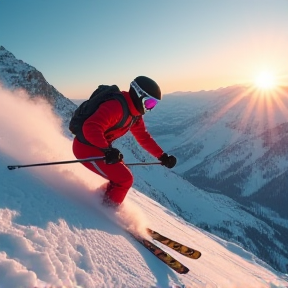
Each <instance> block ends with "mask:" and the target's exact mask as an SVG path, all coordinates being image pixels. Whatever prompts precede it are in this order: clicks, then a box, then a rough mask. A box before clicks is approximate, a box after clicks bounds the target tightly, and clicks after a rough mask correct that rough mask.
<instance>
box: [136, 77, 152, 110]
mask: <svg viewBox="0 0 288 288" xmlns="http://www.w3.org/2000/svg"><path fill="white" fill-rule="evenodd" d="M131 87H132V88H133V89H134V90H135V92H136V94H137V96H138V97H139V99H141V101H142V105H143V108H144V111H145V112H147V111H150V110H151V109H153V108H154V107H155V106H156V105H157V103H158V100H157V99H156V98H154V97H152V96H150V95H149V94H148V93H146V92H145V91H144V90H143V89H142V88H141V87H140V86H139V85H138V84H137V82H136V81H132V82H131Z"/></svg>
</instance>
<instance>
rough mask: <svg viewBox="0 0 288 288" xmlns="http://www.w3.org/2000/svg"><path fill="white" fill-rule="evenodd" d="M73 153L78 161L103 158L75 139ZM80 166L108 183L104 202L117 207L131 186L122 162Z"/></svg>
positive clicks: (99, 162)
mask: <svg viewBox="0 0 288 288" xmlns="http://www.w3.org/2000/svg"><path fill="white" fill-rule="evenodd" d="M73 153H74V155H75V156H76V158H78V159H86V158H89V157H97V156H104V153H103V152H102V151H101V150H99V149H97V148H96V147H93V146H89V145H85V144H83V143H80V142H79V141H78V140H77V139H75V140H74V142H73ZM82 164H83V165H84V166H85V167H87V168H88V169H89V170H91V171H93V172H94V173H97V174H98V175H101V176H102V177H104V178H105V179H107V180H109V181H110V183H109V185H108V186H107V190H106V193H105V197H104V201H106V202H111V203H112V205H113V204H115V205H119V204H121V203H122V202H123V200H124V198H125V196H126V194H127V192H128V190H129V188H130V187H131V186H132V184H133V175H132V173H131V171H130V170H129V169H128V168H127V167H126V166H125V165H124V164H123V163H122V162H119V163H116V164H106V163H105V162H104V161H91V162H84V163H82Z"/></svg>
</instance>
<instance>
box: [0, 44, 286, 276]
mask: <svg viewBox="0 0 288 288" xmlns="http://www.w3.org/2000/svg"><path fill="white" fill-rule="evenodd" d="M1 51H2V52H1ZM0 52H1V53H2V58H0V59H2V60H1V62H0V82H3V83H2V86H4V87H6V88H9V91H8V90H5V89H1V90H0V95H1V101H3V105H1V106H2V111H1V114H0V115H1V116H0V117H1V119H0V122H1V123H2V126H1V131H0V139H6V136H5V135H10V138H9V139H8V138H7V139H6V140H5V141H6V142H5V143H6V144H5V145H4V142H3V140H2V150H3V151H5V153H6V154H8V155H10V156H11V157H14V158H15V160H17V161H20V160H21V161H23V162H28V163H29V162H31V157H29V155H30V156H31V155H32V156H33V157H34V156H35V154H36V155H37V159H36V158H33V157H32V159H34V160H35V161H36V160H37V161H39V162H40V161H41V162H42V161H45V160H46V161H57V160H59V159H61V157H63V156H66V157H64V158H66V159H71V158H72V159H73V158H74V156H73V155H72V154H71V151H70V150H71V147H70V146H71V143H70V144H69V145H70V146H69V145H66V146H65V148H63V149H65V153H64V152H63V151H62V150H61V149H60V148H59V151H57V153H51V152H50V148H49V145H48V144H47V143H50V141H51V139H54V140H53V141H54V142H53V145H54V146H59V141H60V139H58V138H59V135H58V134H57V133H56V134H55V130H56V131H58V130H57V129H58V128H59V127H60V125H58V124H57V123H58V122H59V121H60V119H64V125H66V129H67V122H68V121H69V117H70V116H69V115H71V113H72V112H73V111H74V109H75V105H74V104H72V103H71V102H70V101H69V100H68V102H67V99H66V98H64V97H63V96H62V95H61V94H60V93H59V92H57V91H56V92H57V93H59V94H57V93H56V92H55V93H56V94H57V95H58V96H57V97H55V99H56V100H57V99H58V97H59V100H57V101H59V103H62V104H63V103H64V104H63V106H61V109H57V107H58V106H59V105H60V104H59V105H58V104H56V106H55V103H58V102H57V101H56V100H55V101H54V100H53V101H52V100H49V98H48V102H49V103H50V104H52V105H54V106H53V109H54V111H56V112H57V114H58V115H59V116H60V117H61V118H58V120H55V119H54V118H53V115H52V114H53V113H52V114H51V115H50V116H48V117H47V119H46V121H44V122H43V124H42V126H41V125H39V124H40V123H41V122H39V123H38V118H39V117H41V115H42V114H43V111H46V110H49V107H50V106H49V105H48V106H49V107H48V106H47V103H46V104H45V103H42V102H43V101H39V100H41V99H42V98H46V92H47V91H54V90H55V88H54V87H53V86H51V87H50V86H49V84H48V83H47V82H46V81H45V79H44V77H43V76H42V77H38V78H35V79H34V78H29V79H28V80H27V77H22V76H21V77H22V78H21V77H20V76H19V75H27V73H28V72H29V71H30V70H31V71H34V70H36V69H35V68H33V67H31V66H29V65H28V64H25V63H23V62H22V61H21V60H17V59H16V58H15V57H14V56H13V55H12V54H11V53H10V52H8V51H7V50H5V49H4V48H3V47H2V48H1V50H0ZM1 53H0V55H1ZM3 55H5V57H4V56H3ZM11 55H12V56H11ZM6 62H7V63H6ZM11 63H13V64H11ZM7 67H8V68H7ZM9 67H12V68H11V70H9ZM29 69H30V70H29ZM15 71H16V72H17V71H22V72H21V73H16V72H15ZM23 71H24V72H23ZM25 71H26V72H25ZM36 71H37V70H36ZM28 74H29V73H28ZM15 75H16V76H15ZM35 75H42V74H41V73H40V72H35ZM15 77H16V78H15ZM13 79H14V80H13ZM15 79H17V81H16V80H15ZM43 79H44V80H43ZM38 80H39V81H40V84H37V82H38ZM13 81H14V82H13ZM22 81H23V83H22ZM43 81H44V82H43ZM42 82H43V83H44V84H43V83H42ZM41 83H42V84H41ZM41 85H42V86H41ZM19 87H22V90H20V91H19V89H17V88H19ZM25 87H28V88H27V89H28V90H27V91H28V96H25V95H26V93H25V89H26V88H25ZM33 87H38V88H37V89H39V90H37V91H38V92H37V93H36V94H37V95H39V96H40V97H36V98H34V101H30V102H31V103H30V104H31V105H34V106H33V107H34V108H35V109H34V108H33V112H29V111H30V108H27V109H28V112H27V111H25V109H24V108H25V107H26V106H27V105H28V104H27V103H26V101H24V99H26V98H29V99H31V96H33V95H36V94H35V93H34V94H33V93H32V92H33V91H35V89H34V88H33ZM40 87H44V90H43V95H44V96H45V97H42V96H41V95H42V92H41V89H40ZM49 89H51V90H49ZM11 91H14V92H13V93H12V92H11ZM31 91H32V92H31ZM45 91H46V92H45ZM239 91H240V92H241V93H240V92H239ZM245 91H247V88H245V87H240V86H235V87H229V88H225V89H219V90H217V91H201V92H198V93H193V94H192V95H190V94H191V93H186V94H185V95H184V96H183V95H182V93H181V95H176V94H175V95H172V96H173V97H169V96H167V97H166V96H165V97H164V101H161V103H160V104H159V107H157V110H156V109H155V111H152V112H151V113H149V114H147V115H145V120H146V121H147V123H148V126H149V130H150V131H151V132H152V134H153V135H154V136H155V138H156V140H157V141H158V142H159V143H161V144H162V146H163V148H164V149H165V150H167V151H171V152H172V153H175V154H176V156H177V158H178V159H179V162H180V165H179V168H177V169H176V170H174V171H176V172H177V173H178V174H180V175H181V174H182V175H183V174H184V173H187V175H188V172H187V171H189V170H190V169H193V167H198V165H202V164H204V163H205V161H206V160H207V161H208V160H209V159H210V157H211V158H213V155H215V156H216V155H217V154H218V153H220V152H221V151H222V150H223V151H224V150H225V149H226V147H230V146H233V145H234V144H235V143H238V142H239V143H242V142H243V143H245V141H247V137H248V138H249V137H250V138H253V137H254V135H253V133H251V129H252V128H251V129H250V130H249V129H247V128H246V126H244V128H243V126H241V125H239V123H238V122H237V121H236V120H235V119H234V118H233V117H234V116H235V115H238V116H237V117H238V118H239V117H240V116H239V112H238V114H237V113H236V114H235V111H234V112H233V111H232V112H231V109H233V107H234V106H235V105H232V104H231V103H235V104H237V103H242V104H241V107H243V109H244V108H245V107H246V108H247V107H249V106H247V105H246V104H245V103H244V104H243V101H244V100H243V99H242V98H239V96H237V95H239V93H240V95H244V93H246V92H245ZM51 93H52V92H51ZM53 93H54V92H53ZM53 93H52V95H54V94H53ZM48 94H49V93H48ZM246 94H247V93H246ZM182 96H183V97H182ZM246 96H247V95H246ZM246 96H245V97H246ZM237 97H238V98H237ZM245 97H244V98H245ZM226 98H227V99H226ZM248 98H249V97H248ZM248 98H247V99H248ZM53 99H54V98H53ZM233 99H234V100H233ZM235 99H236V100H237V101H236V100H235ZM191 100H192V101H191ZM240 100H241V101H240ZM20 101H24V102H23V103H22V102H21V103H22V105H19V102H20ZM223 101H224V102H223ZM217 103H218V104H217ZM62 104H61V105H62ZM66 105H67V108H66ZM245 105H246V106H245ZM18 107H21V109H18ZM282 108H283V107H282ZM31 109H32V108H31ZM283 109H284V108H283ZM246 110H247V109H246ZM252 110H253V109H251V111H252ZM11 111H15V113H11ZM157 111H158V113H157ZM253 111H254V110H253ZM22 113H24V114H22ZM14 115H19V116H18V119H19V117H20V116H21V115H22V118H23V119H27V121H28V122H29V124H28V123H27V122H23V123H21V125H20V123H17V125H18V126H17V127H14V125H13V123H15V119H14V118H15V117H14ZM45 115H47V113H45ZM225 115H228V116H229V117H228V116H227V119H226V118H225V117H226V116H225ZM68 116H69V117H68ZM20 118H21V117H20ZM22 118H21V119H22ZM224 118H225V119H224ZM35 119H37V121H35ZM53 119H54V120H53ZM233 119H234V120H233ZM240 119H242V120H243V119H244V118H241V117H240ZM257 119H258V118H257ZM8 120H9V121H10V122H9V121H8ZM230 120H231V121H230ZM269 120H270V119H269ZM277 121H278V122H277V123H278V124H279V125H280V124H281V123H282V122H281V121H282V120H281V117H280V118H279V120H278V119H277ZM50 122H51V125H52V124H53V126H52V127H51V128H50V129H48V127H47V123H50ZM8 123H12V124H11V125H8ZM231 123H232V124H231ZM249 123H250V122H249ZM251 123H252V121H251ZM284 123H285V122H283V123H282V124H283V125H284ZM22 124H23V125H22ZM235 125H236V126H235ZM265 125H266V126H265ZM265 125H263V122H259V123H258V124H257V123H256V124H255V123H254V124H253V125H252V124H251V127H252V126H253V127H258V128H259V127H260V128H261V129H259V133H260V134H261V133H262V138H263V139H264V140H265V132H267V130H265V129H266V128H265V127H267V124H265ZM58 126H59V127H58ZM43 127H46V128H45V138H41V141H40V140H39V138H38V135H41V134H43ZM56 127H58V128H56ZM235 127H236V128H235ZM279 127H280V126H279ZM29 128H30V129H33V131H34V132H32V130H31V131H30V132H29V139H26V140H25V143H23V145H20V146H18V145H16V144H15V143H18V142H19V137H21V135H22V134H23V133H25V131H26V129H29ZM258 128H257V129H258ZM66 129H65V131H66ZM235 129H236V130H235ZM11 131H14V133H13V137H11ZM23 131H24V132H23ZM235 131H236V132H235ZM249 131H250V132H249ZM280 134H281V133H280ZM280 134H279V135H280ZM247 135H248V136H247ZM175 136H176V137H175ZM1 137H2V138H1ZM279 137H280V136H279ZM250 138H249V139H250ZM262 138H261V139H262ZM266 138H267V137H266ZM264 140H263V143H264V142H265V141H266V140H265V141H264ZM65 141H66V140H65ZM234 141H236V142H235V143H234ZM237 141H238V142H237ZM241 141H242V142H241ZM60 142H61V141H60ZM265 143H266V142H265ZM115 145H116V146H118V147H119V148H120V149H121V151H122V152H123V153H124V155H125V161H126V162H130V161H131V162H134V161H136V160H138V161H142V160H144V159H145V160H146V161H149V160H151V161H155V159H152V158H151V156H149V155H148V154H147V153H145V152H144V151H143V150H142V149H140V148H139V146H138V145H137V144H136V143H135V140H134V139H133V138H132V137H131V135H127V136H126V137H124V138H122V139H121V140H119V141H118V142H117V143H116V144H115ZM249 145H250V144H249ZM249 145H248V144H247V146H246V148H245V149H244V152H245V153H246V150H248V149H247V147H249ZM13 147H14V148H13ZM15 147H17V148H15ZM59 147H61V143H60V146H59ZM67 147H69V148H67ZM236 147H237V146H236ZM0 148H1V141H0ZM67 149H68V151H66V150H67ZM232 150H233V149H232ZM227 151H229V150H227ZM240 155H242V154H241V153H240ZM231 157H232V156H231ZM233 157H234V156H233ZM233 157H232V158H233ZM239 157H240V156H239ZM244 158H245V157H244ZM215 159H217V158H215ZM223 159H224V160H223V161H224V162H223V163H222V162H221V161H218V162H217V165H218V166H219V167H218V168H219V169H221V163H222V164H223V165H226V158H223ZM37 161H36V162H37ZM215 161H216V160H215ZM230 162H231V163H230ZM230 162H229V165H230V164H231V165H232V167H233V163H234V162H233V161H230ZM215 163H216V162H215ZM215 163H214V162H213V161H212V162H211V163H210V165H211V167H214V166H213V165H214V164H215ZM215 166H216V164H215ZM205 167H206V166H205ZM214 168H215V167H214ZM218 168H217V167H216V168H215V170H216V169H218ZM132 169H133V172H134V176H135V182H134V183H135V186H134V187H135V188H137V189H138V190H140V191H142V192H143V193H145V194H146V195H148V196H149V197H151V198H152V199H154V200H156V201H157V202H159V203H161V204H162V205H163V206H165V207H166V208H167V209H169V210H171V211H173V212H175V213H177V215H179V216H181V217H183V218H184V219H185V220H186V221H189V222H190V223H192V224H194V225H197V226H198V227H201V228H203V229H205V230H207V231H210V232H212V233H215V234H216V235H218V236H220V237H222V238H224V239H226V240H228V239H229V240H233V241H234V242H236V243H238V244H239V245H243V246H244V247H245V248H246V249H248V250H249V251H252V252H253V253H254V254H256V255H258V257H260V258H261V259H263V260H265V261H266V262H267V263H269V264H270V265H272V266H273V267H274V268H275V269H278V270H280V271H282V272H286V271H287V263H288V255H287V228H288V224H287V219H286V218H281V217H280V216H279V215H278V214H277V213H276V212H273V211H271V210H269V209H265V208H264V207H263V206H259V203H260V204H261V199H262V197H260V199H256V197H258V196H259V195H260V194H258V193H254V194H253V193H251V195H250V194H249V195H250V196H249V197H250V198H251V197H255V200H254V199H253V201H256V200H257V202H256V204H253V205H251V203H252V202H249V203H248V204H249V205H248V206H247V205H246V204H247V203H245V202H244V201H243V200H242V201H239V197H238V196H237V197H238V198H237V197H235V196H234V195H233V194H232V192H233V191H231V194H229V193H226V195H225V191H220V190H219V189H218V187H219V183H218V182H217V181H216V180H217V179H215V185H213V182H209V180H210V178H209V177H211V176H209V177H207V179H206V180H207V181H206V182H205V185H206V186H203V185H202V186H201V185H200V184H201V183H200V184H199V182H196V181H195V182H196V183H195V184H196V185H197V186H198V187H200V189H199V188H196V187H195V186H193V185H191V183H189V181H192V183H193V181H194V180H195V177H194V179H193V180H191V179H190V178H189V177H187V176H186V177H187V180H189V181H186V180H183V178H182V176H179V175H177V174H175V173H173V171H172V172H171V171H167V169H165V168H163V167H159V166H155V167H154V166H145V167H139V166H138V167H134V168H132ZM207 169H209V165H208V166H207ZM227 169H229V168H227ZM215 170H213V171H215ZM231 170H233V168H231ZM208 171H209V173H210V172H211V171H212V170H211V171H210V170H208ZM213 171H212V172H213ZM221 171H222V170H221ZM225 171H226V170H225V169H224V172H225ZM224 172H223V175H224V176H223V179H225V173H224ZM193 173H194V172H193ZM207 173H208V172H207ZM230 174H231V173H230ZM149 175H151V176H149ZM185 175H186V174H185ZM193 175H194V174H193ZM207 175H208V174H207ZM211 175H214V174H211ZM215 175H217V173H216V174H215ZM152 176H153V177H152ZM279 177H282V176H281V175H280V176H279ZM218 180H219V179H218ZM276 180H277V178H274V180H272V181H271V182H269V183H273V181H275V182H276ZM280 180H281V179H280ZM209 183H210V184H209ZM269 183H268V184H269ZM208 184H209V185H210V186H209V187H208ZM263 187H264V186H263ZM280 187H281V185H278V188H279V189H281V188H280ZM203 188H204V189H205V190H207V191H209V192H213V191H214V192H217V193H213V194H210V193H207V192H205V191H204V190H203ZM208 188H209V190H208ZM212 189H214V190H212ZM263 189H264V188H263ZM259 191H260V190H259ZM260 192H261V191H260ZM260 192H259V193H260ZM223 194H224V195H223ZM237 195H238V194H237ZM263 195H266V197H267V198H269V197H270V200H271V194H269V193H266V194H265V193H263ZM231 198H233V199H234V200H233V199H231ZM242 198H243V197H242ZM242 198H241V199H242ZM250 198H249V199H250ZM258 198H259V197H258ZM272 198H273V197H272ZM245 199H248V197H246V198H245ZM249 199H248V200H249ZM251 199H252V198H251ZM263 199H264V198H263ZM264 200H265V199H264ZM264 200H263V201H264ZM272 202H273V201H272V200H271V201H270V203H272ZM257 203H258V204H257ZM271 205H272V204H271ZM282 205H283V207H284V208H285V202H284V201H283V204H282ZM274 206H276V207H278V204H277V201H274ZM274 211H277V210H276V209H274Z"/></svg>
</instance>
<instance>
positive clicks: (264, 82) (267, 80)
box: [255, 71, 276, 89]
mask: <svg viewBox="0 0 288 288" xmlns="http://www.w3.org/2000/svg"><path fill="white" fill-rule="evenodd" d="M255 85H256V87H258V88H260V89H273V88H275V86H276V81H275V76H274V75H273V73H271V72H268V71H263V72H261V73H260V74H259V75H258V76H257V77H256V79H255Z"/></svg>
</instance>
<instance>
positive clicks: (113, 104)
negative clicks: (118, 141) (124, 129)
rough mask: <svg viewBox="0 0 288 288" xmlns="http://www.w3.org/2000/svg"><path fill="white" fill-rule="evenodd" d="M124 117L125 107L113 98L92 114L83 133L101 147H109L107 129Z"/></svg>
mask: <svg viewBox="0 0 288 288" xmlns="http://www.w3.org/2000/svg"><path fill="white" fill-rule="evenodd" d="M122 117H123V109H122V106H121V104H120V103H119V101H117V100H111V101H107V102H104V103H103V104H101V105H100V106H99V108H98V109H97V110H96V112H95V113H94V114H93V115H92V116H90V117H89V118H88V119H87V120H86V121H85V122H84V125H83V134H84V137H85V139H86V140H87V141H89V142H90V143H91V144H92V145H94V146H96V147H99V148H101V149H107V148H109V143H108V141H107V139H106V138H105V135H104V133H105V131H106V130H107V129H109V128H111V127H113V126H114V125H115V124H117V123H118V122H119V121H121V119H122Z"/></svg>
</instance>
